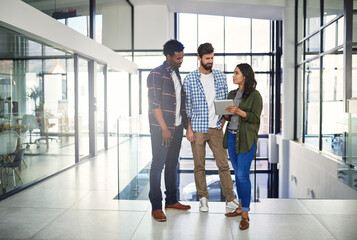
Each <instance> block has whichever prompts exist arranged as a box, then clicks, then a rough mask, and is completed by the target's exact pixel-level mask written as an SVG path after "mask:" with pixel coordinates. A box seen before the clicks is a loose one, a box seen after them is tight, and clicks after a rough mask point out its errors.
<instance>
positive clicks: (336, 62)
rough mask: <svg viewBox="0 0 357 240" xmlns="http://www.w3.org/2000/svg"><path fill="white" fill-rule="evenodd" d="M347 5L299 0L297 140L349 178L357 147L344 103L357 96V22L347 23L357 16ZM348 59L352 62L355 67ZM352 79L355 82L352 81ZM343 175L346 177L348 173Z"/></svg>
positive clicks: (337, 2) (329, 1) (340, 177)
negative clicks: (337, 164) (334, 163)
mask: <svg viewBox="0 0 357 240" xmlns="http://www.w3.org/2000/svg"><path fill="white" fill-rule="evenodd" d="M347 1H348V0H346V1H332V0H306V1H302V0H299V1H297V4H298V6H297V16H296V20H297V23H298V24H297V27H298V29H297V31H298V39H297V43H296V48H297V56H296V68H297V71H296V72H297V76H296V81H297V86H298V89H297V90H296V94H297V98H296V99H297V102H296V104H297V109H298V110H299V109H304V111H303V114H300V113H299V112H298V113H297V115H296V118H297V121H296V122H297V126H296V137H297V139H298V140H299V141H301V142H303V143H306V144H309V145H310V146H312V147H313V148H315V149H316V150H319V151H322V152H323V153H324V154H327V155H330V156H332V157H334V158H335V159H336V160H339V161H340V162H341V164H342V165H341V166H343V167H342V169H345V168H347V169H348V171H346V174H347V175H348V176H350V175H351V174H355V173H353V172H354V170H353V169H354V168H355V166H356V160H355V159H357V155H356V154H355V152H354V150H352V149H357V145H356V143H357V142H356V141H355V135H356V134H355V116H354V115H353V114H351V113H349V112H348V109H347V108H346V107H345V103H346V102H347V100H348V99H349V98H350V97H349V95H350V94H349V92H351V96H352V98H356V96H357V94H356V90H355V89H356V88H355V85H356V81H355V79H356V77H355V75H356V74H355V73H356V69H357V68H356V58H355V52H356V46H357V43H356V39H354V38H353V36H354V33H355V32H356V31H355V29H356V28H355V25H356V21H355V20H353V21H352V25H350V24H347V25H346V23H345V19H348V18H349V17H352V18H353V19H355V17H356V14H355V15H353V14H354V13H353V11H350V10H351V9H344V6H345V3H344V2H346V3H347ZM304 3H306V5H304ZM320 6H323V8H324V9H323V11H320ZM304 12H306V15H304ZM345 14H348V16H346V15H345ZM302 23H305V24H304V25H302ZM345 25H346V26H345ZM345 27H347V29H345ZM346 31H347V32H352V33H353V34H352V39H346V36H347V37H348V34H347V35H346V34H344V33H345V32H346ZM349 42H352V46H353V47H352V49H347V47H346V46H345V45H346V44H347V43H349ZM347 46H348V45H347ZM345 49H347V51H346V52H345ZM351 53H352V54H351ZM348 59H352V64H350V63H349V62H350V61H348ZM351 75H352V79H349V77H348V76H351ZM341 172H344V173H345V170H341ZM338 174H339V179H341V180H342V181H344V182H346V183H347V184H348V185H350V186H352V183H351V182H350V183H348V181H345V180H343V179H346V176H347V175H346V176H342V175H341V176H340V172H339V173H338ZM347 178H348V179H352V177H347ZM355 189H357V186H356V187H355Z"/></svg>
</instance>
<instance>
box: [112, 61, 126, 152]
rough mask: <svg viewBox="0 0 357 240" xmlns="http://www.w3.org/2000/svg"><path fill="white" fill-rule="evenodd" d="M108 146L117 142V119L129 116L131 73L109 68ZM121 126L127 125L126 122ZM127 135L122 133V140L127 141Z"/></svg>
mask: <svg viewBox="0 0 357 240" xmlns="http://www.w3.org/2000/svg"><path fill="white" fill-rule="evenodd" d="M107 98H108V100H107V102H108V110H107V111H108V134H109V136H108V147H109V148H110V147H115V146H116V144H117V138H116V132H117V120H118V119H119V120H121V119H127V118H128V117H129V104H127V103H128V102H129V75H128V73H125V72H118V71H116V70H113V69H111V68H109V69H108V92H107ZM121 126H125V125H124V124H123V125H121ZM125 139H126V137H125V136H124V135H121V139H120V141H125Z"/></svg>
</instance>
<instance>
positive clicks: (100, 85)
mask: <svg viewBox="0 0 357 240" xmlns="http://www.w3.org/2000/svg"><path fill="white" fill-rule="evenodd" d="M104 83H105V79H104V65H102V64H99V63H98V64H97V78H96V88H95V91H96V98H95V99H96V103H95V106H96V128H97V129H96V130H97V136H96V138H97V150H98V151H100V150H103V149H104V138H105V135H104V124H105V122H104V113H105V112H104V98H105V96H106V95H107V94H106V92H105V91H104Z"/></svg>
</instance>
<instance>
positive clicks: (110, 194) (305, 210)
mask: <svg viewBox="0 0 357 240" xmlns="http://www.w3.org/2000/svg"><path fill="white" fill-rule="evenodd" d="M115 162H116V158H115V151H112V152H111V151H109V152H107V153H103V154H100V155H99V156H98V157H96V158H93V159H90V160H87V161H85V162H83V163H81V164H78V165H77V166H75V167H73V168H71V169H69V170H67V171H65V172H62V173H60V174H58V175H56V176H54V177H52V178H50V179H48V180H46V181H43V182H41V183H39V184H37V185H35V186H34V187H31V188H29V189H27V190H25V191H23V192H21V193H18V194H16V195H14V196H12V197H10V198H7V199H5V200H3V201H1V202H0V239H7V240H11V239H61V240H62V239H63V240H65V239H101V240H102V239H105V240H106V239H140V240H141V239H155V240H156V239H170V240H171V239H180V240H181V239H185V240H186V239H214V240H217V239H257V240H262V239H271V240H279V239H282V240H288V239H304V240H305V239H311V240H316V239H318V240H319V239H324V240H325V239H341V240H349V239H351V240H355V239H357V228H356V226H357V200H312V199H306V200H298V199H261V202H259V203H252V204H251V212H250V220H251V221H250V228H249V229H248V230H245V231H241V230H239V221H240V217H234V218H227V217H225V216H224V212H225V206H224V203H220V202H217V203H215V202H210V203H209V206H210V211H209V213H200V212H199V211H198V202H186V203H188V204H190V205H191V206H192V209H191V210H190V211H187V212H181V211H175V210H168V211H166V214H167V218H168V220H167V222H164V223H159V222H156V221H154V220H153V219H152V217H151V207H150V203H149V201H146V200H114V197H115V196H116V195H117V170H116V169H117V167H116V164H115Z"/></svg>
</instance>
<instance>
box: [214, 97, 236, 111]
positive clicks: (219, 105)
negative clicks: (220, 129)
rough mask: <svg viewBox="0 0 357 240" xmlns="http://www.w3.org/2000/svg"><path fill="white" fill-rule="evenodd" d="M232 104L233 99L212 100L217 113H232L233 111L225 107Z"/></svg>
mask: <svg viewBox="0 0 357 240" xmlns="http://www.w3.org/2000/svg"><path fill="white" fill-rule="evenodd" d="M228 106H233V99H226V100H215V101H214V108H215V110H216V114H217V115H233V113H230V112H227V111H226V110H224V109H226V107H228Z"/></svg>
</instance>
